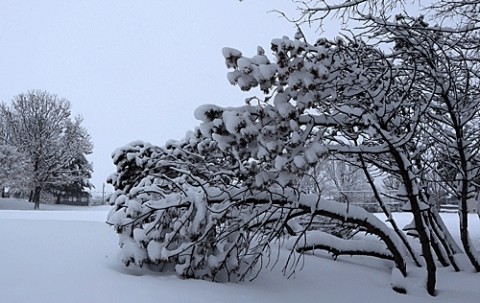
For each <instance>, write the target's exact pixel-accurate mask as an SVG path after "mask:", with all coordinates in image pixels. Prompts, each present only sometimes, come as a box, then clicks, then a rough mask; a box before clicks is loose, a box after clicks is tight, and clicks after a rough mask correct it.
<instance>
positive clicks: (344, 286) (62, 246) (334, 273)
mask: <svg viewBox="0 0 480 303" xmlns="http://www.w3.org/2000/svg"><path fill="white" fill-rule="evenodd" d="M32 208H33V205H32V204H30V203H28V202H25V201H21V200H12V199H0V241H1V244H0V302H12V303H13V302H35V303H41V302H49V303H53V302H62V303H63V302H115V303H121V302H129V303H131V302H169V303H178V302H208V303H212V302H242V303H243V302H249V303H250V302H267V303H268V302H302V303H307V302H393V303H397V302H456V303H463V302H478V300H479V299H480V274H477V273H473V272H472V271H468V272H461V273H452V272H451V271H452V269H451V268H447V269H443V268H440V269H439V273H438V285H437V289H438V292H439V294H438V296H437V297H435V298H432V297H430V296H428V294H427V293H426V291H425V289H424V287H423V284H424V277H423V276H424V274H423V271H421V270H417V269H416V268H413V267H410V272H409V277H408V278H407V281H406V283H407V289H408V292H409V293H408V294H407V295H401V294H397V293H395V292H393V291H392V289H391V287H390V279H391V278H390V277H391V275H390V271H389V269H388V268H390V266H391V264H389V263H388V262H385V261H381V260H376V259H372V258H360V257H340V258H338V259H337V260H336V261H333V260H332V258H331V257H329V256H328V255H326V254H324V253H318V252H316V253H315V255H308V256H306V257H305V259H304V262H303V264H304V266H303V269H302V270H299V271H297V272H296V273H295V275H294V276H293V277H291V278H290V279H287V278H286V277H285V276H283V275H282V273H281V269H282V266H281V265H282V263H281V261H280V263H279V264H277V266H276V267H274V268H273V269H267V270H264V271H263V272H262V273H261V275H260V276H259V277H258V278H257V279H256V280H254V281H253V282H245V283H240V284H232V283H225V284H219V283H210V282H205V281H193V280H181V279H179V278H177V277H176V276H174V275H168V274H160V273H155V272H147V271H145V270H136V269H132V268H125V267H124V266H123V265H122V264H121V263H120V261H119V258H118V247H117V236H116V235H115V233H114V232H113V230H112V229H111V228H110V227H109V226H107V225H106V224H105V223H104V221H105V218H106V215H107V212H108V210H109V207H106V206H98V207H89V208H82V207H72V206H54V205H41V208H42V210H40V211H33V210H31V209H32ZM396 216H397V217H398V218H397V219H398V220H399V222H400V225H402V224H406V223H408V222H409V220H410V218H409V215H408V214H397V215H396ZM443 216H444V218H445V221H446V223H447V225H449V226H452V230H456V226H457V221H458V220H457V216H456V215H455V214H444V215H443ZM470 221H471V233H472V238H473V240H474V243H475V244H476V245H477V247H479V246H480V220H479V219H478V217H476V216H472V217H471V220H470ZM454 235H455V236H458V235H457V234H454ZM280 255H281V257H280V258H282V257H284V255H285V252H284V251H282V253H281V254H280Z"/></svg>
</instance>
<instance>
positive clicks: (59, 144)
mask: <svg viewBox="0 0 480 303" xmlns="http://www.w3.org/2000/svg"><path fill="white" fill-rule="evenodd" d="M92 150H93V144H92V142H91V139H90V135H89V134H88V132H87V130H86V129H85V128H84V127H83V126H82V117H80V116H76V117H72V114H71V104H70V102H69V101H68V100H66V99H64V98H59V97H57V96H56V95H53V94H50V93H48V92H46V91H41V90H31V91H28V92H26V93H21V94H19V95H18V96H16V97H14V98H13V99H12V101H11V102H10V104H7V103H2V104H0V190H1V191H2V194H3V195H4V194H5V192H6V191H7V189H8V191H9V192H10V193H17V194H24V195H28V197H29V200H30V201H31V202H34V203H35V204H34V208H35V209H38V208H39V204H40V201H41V194H42V192H44V193H50V194H53V195H55V196H57V197H59V196H62V195H81V194H85V190H86V189H87V188H91V187H92V185H91V184H90V182H89V179H90V177H91V173H92V171H93V167H92V164H91V163H89V162H88V160H87V158H86V156H87V155H88V154H91V153H92Z"/></svg>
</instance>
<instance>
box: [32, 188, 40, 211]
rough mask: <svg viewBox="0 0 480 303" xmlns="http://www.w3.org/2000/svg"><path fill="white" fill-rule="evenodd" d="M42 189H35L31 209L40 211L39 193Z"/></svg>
mask: <svg viewBox="0 0 480 303" xmlns="http://www.w3.org/2000/svg"><path fill="white" fill-rule="evenodd" d="M41 191H42V188H41V187H40V186H36V187H35V191H34V193H33V202H34V203H35V204H34V206H33V209H40V193H41Z"/></svg>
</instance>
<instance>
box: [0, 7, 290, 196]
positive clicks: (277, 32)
mask: <svg viewBox="0 0 480 303" xmlns="http://www.w3.org/2000/svg"><path fill="white" fill-rule="evenodd" d="M272 9H279V10H282V11H285V12H286V13H288V14H290V15H294V14H295V4H294V3H292V2H290V1H275V0H245V1H244V2H239V1H238V0H190V1H178V0H177V1H167V0H82V1H65V0H47V1H31V0H30V1H27V0H2V1H1V2H0V101H3V102H10V100H11V99H12V98H13V97H14V96H16V95H17V94H19V93H21V92H25V91H27V90H31V89H41V90H47V91H48V92H50V93H54V94H57V95H58V96H60V97H64V98H66V99H68V100H70V101H71V103H72V106H73V112H74V114H80V115H82V116H83V117H84V124H83V125H84V126H85V127H86V128H87V129H88V131H89V133H90V135H91V136H92V141H93V143H94V145H95V149H94V153H93V155H91V156H90V157H89V159H90V161H92V162H93V165H94V170H95V172H94V175H93V179H92V183H93V184H94V185H95V187H96V189H97V190H101V189H102V183H103V182H104V181H105V179H106V178H107V176H108V175H109V174H111V173H113V172H114V169H115V168H114V166H113V164H112V161H111V158H110V156H111V153H112V151H114V150H115V149H116V148H118V147H120V146H122V145H125V144H127V143H129V142H131V141H134V140H144V141H147V142H150V143H153V144H157V145H163V143H164V142H165V141H166V140H168V139H181V138H182V137H183V135H184V134H185V132H186V131H188V130H190V129H193V128H194V127H195V126H196V125H197V122H196V121H195V119H194V118H193V111H194V109H195V108H196V107H198V106H199V105H202V104H205V103H214V104H219V105H240V104H242V103H243V100H244V99H245V97H247V96H249V95H248V94H245V93H242V92H240V91H239V89H238V88H236V87H232V86H231V85H230V84H229V83H228V81H227V80H226V73H227V69H226V67H225V64H224V61H223V57H222V53H221V49H222V47H224V46H228V47H234V48H237V49H239V50H241V51H242V52H243V53H244V54H245V55H248V56H250V55H254V54H255V52H256V46H257V45H262V46H263V47H264V48H265V49H268V48H269V45H270V41H271V39H272V38H278V37H281V36H283V35H288V36H290V37H292V36H293V35H294V33H295V28H294V26H293V25H292V24H290V23H288V22H287V21H286V20H284V19H282V18H280V17H279V15H278V14H275V13H268V11H269V10H272Z"/></svg>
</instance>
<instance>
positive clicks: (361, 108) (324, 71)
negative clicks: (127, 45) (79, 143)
mask: <svg viewBox="0 0 480 303" xmlns="http://www.w3.org/2000/svg"><path fill="white" fill-rule="evenodd" d="M394 2H395V1H394ZM397 2H398V3H399V2H400V1H397ZM397 2H395V3H397ZM335 3H336V4H333V3H328V1H321V2H310V1H307V2H305V3H303V4H304V5H303V6H302V8H301V12H302V16H301V17H300V18H301V19H300V21H306V22H313V21H318V22H322V21H323V20H325V18H326V17H327V16H329V15H330V14H332V13H336V14H337V16H341V17H343V18H344V20H345V21H348V18H350V16H354V17H356V18H357V19H362V18H363V20H364V21H365V24H364V27H363V32H360V33H358V34H355V35H348V34H345V35H344V36H343V37H339V38H337V39H334V40H331V39H327V38H320V39H317V40H316V41H315V42H313V43H310V42H308V41H307V39H306V37H305V36H304V35H303V33H302V32H301V31H299V32H298V33H297V34H296V35H295V37H294V38H293V39H290V38H288V37H282V38H278V39H273V40H272V43H271V51H272V56H271V58H269V57H268V56H267V55H266V54H265V51H264V49H263V48H262V47H258V49H257V52H256V54H255V55H253V56H251V57H249V56H245V55H243V53H242V52H240V51H238V50H236V49H232V48H224V49H223V55H224V57H225V60H226V64H227V67H228V68H229V69H230V72H229V73H228V75H227V77H228V80H229V82H230V83H231V84H233V85H236V86H238V87H239V88H240V89H241V90H243V91H249V90H252V89H253V88H259V89H260V90H261V91H262V93H263V94H262V95H259V96H256V97H253V98H249V99H248V100H247V104H246V105H243V106H239V107H226V108H224V107H219V106H215V105H205V106H201V107H199V108H198V109H197V110H196V112H195V117H196V118H197V119H198V120H200V121H201V124H200V125H199V127H198V128H197V129H196V130H195V131H194V132H191V133H190V134H188V135H187V136H186V137H185V138H184V139H182V140H180V141H171V142H169V143H167V144H166V145H165V146H164V147H158V146H154V145H150V144H147V143H144V142H134V143H132V144H129V145H127V146H125V147H123V148H120V149H119V150H117V151H116V152H115V153H114V156H113V159H114V163H115V165H116V166H117V172H116V173H115V174H113V175H112V176H111V178H110V183H112V185H114V187H115V189H116V191H115V193H114V194H113V195H112V197H111V202H112V204H114V207H113V209H112V211H111V213H110V215H109V218H108V222H109V223H110V224H112V225H114V226H115V228H116V230H117V232H118V233H119V234H120V245H121V247H122V251H123V253H124V261H125V263H127V264H129V263H135V264H138V265H143V264H149V265H151V266H154V267H156V268H159V269H165V268H175V270H176V271H177V272H178V273H179V274H180V275H182V276H184V277H195V278H205V279H213V280H224V279H235V280H236V279H243V278H245V277H247V276H248V274H251V273H252V272H253V273H256V272H257V270H258V264H257V262H258V261H260V260H262V259H263V258H266V257H268V256H269V255H270V254H269V252H270V249H271V243H272V240H274V239H276V238H278V237H283V236H284V235H285V234H289V235H290V236H291V240H289V241H288V243H289V246H290V247H291V248H292V250H293V251H294V252H295V251H297V252H302V251H305V250H309V249H325V250H328V251H330V252H332V253H333V254H335V255H341V254H352V255H355V254H358V255H368V256H373V257H379V258H384V259H388V260H392V261H394V263H395V267H396V269H394V270H393V273H394V275H395V276H396V275H397V274H398V273H401V275H403V276H406V275H407V266H408V265H410V264H415V265H416V266H424V265H423V264H425V267H426V272H427V283H426V288H427V290H428V292H429V293H430V294H432V295H434V294H435V285H436V267H437V263H440V264H441V265H442V266H450V265H451V266H452V267H453V268H454V269H455V270H460V267H459V265H458V264H457V262H458V257H459V256H460V255H465V254H466V255H467V256H468V258H469V259H470V261H471V263H472V265H473V266H474V267H475V268H477V258H478V253H477V252H476V251H475V249H474V248H473V247H472V244H471V242H469V240H468V231H467V233H466V234H465V235H463V236H462V242H464V243H463V244H464V245H463V246H464V250H462V249H461V248H460V247H459V246H458V245H457V243H455V241H454V240H453V238H452V236H451V235H450V232H449V231H448V230H447V229H446V227H445V225H444V224H443V222H442V220H441V217H440V216H439V215H438V211H437V210H436V207H435V203H433V202H434V201H432V199H431V196H430V195H429V189H428V185H429V184H430V183H431V182H432V181H433V180H434V179H433V178H429V177H428V176H429V174H431V173H432V168H433V167H435V165H434V164H433V163H432V155H436V154H438V151H439V150H441V151H446V152H444V153H443V159H449V161H452V165H451V167H453V168H454V169H455V170H456V171H457V177H456V179H455V182H457V186H458V187H457V188H458V189H459V193H460V194H459V195H461V197H463V196H464V195H465V196H466V197H469V195H471V193H472V192H473V189H474V188H475V187H476V186H478V184H476V183H475V180H477V179H476V177H477V176H478V175H477V174H478V168H477V165H478V161H477V160H478V156H477V155H478V154H479V153H478V150H477V149H476V148H478V146H479V145H478V144H475V142H477V141H476V140H477V137H478V136H476V134H478V132H477V133H475V129H476V128H475V127H478V123H477V122H476V121H477V115H478V108H477V106H478V103H477V102H480V101H478V100H479V99H478V98H475V96H476V90H477V88H474V87H473V86H474V84H475V83H477V84H478V80H477V75H478V73H477V72H476V69H475V64H474V60H473V57H471V55H469V54H470V53H469V51H470V49H471V48H474V47H475V46H474V41H476V40H472V39H470V38H472V36H470V35H465V33H468V32H470V30H473V29H470V27H459V28H456V29H455V28H453V29H452V28H448V29H447V28H443V27H438V26H437V27H431V26H429V25H428V24H427V23H426V22H425V18H424V17H422V16H420V17H409V16H407V15H406V14H403V15H397V16H396V17H395V18H394V19H388V18H386V17H385V16H386V15H387V14H386V13H387V12H389V11H388V10H389V9H390V8H389V7H387V6H385V3H386V2H383V1H337V2H335ZM312 4H314V5H316V6H315V7H310V6H309V5H312ZM382 4H383V5H382ZM322 5H323V6H322ZM445 33H447V34H445ZM364 38H365V39H364ZM366 38H368V39H366ZM465 39H466V40H465ZM366 41H371V42H366ZM469 41H470V42H469ZM469 43H471V44H469ZM460 54H461V55H460ZM467 59H468V60H467ZM450 107H451V108H450ZM467 137H468V138H467ZM439 141H442V142H439ZM329 156H333V157H335V158H339V159H342V161H347V162H348V163H355V165H356V167H358V168H359V169H361V170H362V171H363V174H364V176H365V178H366V179H365V180H366V183H368V184H369V186H370V187H371V190H372V192H373V194H374V197H375V199H376V201H377V202H378V204H379V206H380V208H381V209H382V210H383V211H384V212H385V214H386V215H387V217H388V218H389V223H388V224H389V225H388V226H387V224H386V223H384V222H381V221H379V220H378V219H377V218H376V217H375V216H373V215H371V214H368V212H366V211H365V210H363V209H361V208H358V207H355V206H348V205H345V203H339V202H338V201H328V200H326V199H324V198H322V195H321V192H322V191H321V190H317V191H315V190H311V188H312V187H311V186H306V187H302V186H301V180H305V179H304V178H305V177H308V176H311V172H312V168H315V167H318V164H319V162H320V161H324V160H325V159H326V158H328V157H329ZM373 170H374V171H375V172H378V173H383V174H385V175H387V176H389V178H391V179H392V180H396V183H398V194H397V198H398V199H400V200H401V201H403V202H404V203H405V210H408V211H411V212H412V214H413V222H412V223H411V224H409V228H411V229H414V231H415V234H416V236H417V237H418V239H419V242H420V243H419V244H420V250H421V251H420V253H418V252H417V251H416V250H415V249H414V248H413V247H412V246H411V245H410V243H409V241H407V239H406V235H405V234H404V232H403V231H402V230H401V229H400V228H399V227H398V226H397V224H396V223H395V220H394V219H393V217H392V216H391V214H390V213H389V209H388V208H387V207H385V203H384V195H383V194H382V192H381V189H380V188H379V187H378V186H377V185H376V183H375V180H374V176H373V174H372V171H373ZM311 180H314V181H315V182H323V179H321V178H320V179H318V178H317V179H315V178H311ZM314 185H315V184H314ZM316 185H317V188H319V189H321V188H323V187H322V186H323V185H324V184H316ZM462 203H463V202H462ZM461 215H462V216H465V209H464V208H462V211H461ZM304 216H308V217H310V218H311V220H310V222H313V219H314V218H315V217H317V216H323V217H327V218H330V219H333V220H337V221H339V222H342V223H344V224H345V226H348V227H349V228H354V229H357V230H359V231H367V232H369V233H371V234H373V235H376V236H377V238H378V240H379V241H374V242H372V241H370V240H369V239H366V238H360V239H359V238H356V239H352V240H344V239H339V238H336V237H334V236H333V237H332V236H331V235H326V234H325V233H322V232H318V231H314V232H311V231H309V228H308V226H305V225H300V224H297V223H298V222H296V220H295V219H296V218H298V217H302V218H303V217H304ZM463 219H464V218H463V217H462V220H461V222H462V221H463V222H464V223H461V224H462V225H461V229H462V232H464V231H466V230H467V229H466V227H467V225H466V223H465V222H466V220H463ZM307 222H308V220H307ZM463 239H466V240H463ZM345 241H347V242H345ZM292 256H294V253H292ZM422 259H423V260H422ZM295 260H298V259H296V258H295V257H291V258H289V262H296V261H295ZM393 273H392V274H393ZM394 288H395V286H394ZM397 290H399V291H403V290H402V289H397Z"/></svg>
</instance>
